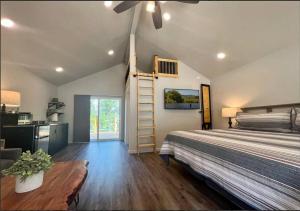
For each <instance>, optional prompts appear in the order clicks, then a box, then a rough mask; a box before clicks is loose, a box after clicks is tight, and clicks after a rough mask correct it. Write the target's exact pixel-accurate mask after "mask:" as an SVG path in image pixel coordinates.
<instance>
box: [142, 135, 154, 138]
mask: <svg viewBox="0 0 300 211" xmlns="http://www.w3.org/2000/svg"><path fill="white" fill-rule="evenodd" d="M151 137H154V135H140V136H139V138H151Z"/></svg>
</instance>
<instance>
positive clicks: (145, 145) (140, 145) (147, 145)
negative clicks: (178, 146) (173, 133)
mask: <svg viewBox="0 0 300 211" xmlns="http://www.w3.org/2000/svg"><path fill="white" fill-rule="evenodd" d="M154 146H155V144H139V147H154Z"/></svg>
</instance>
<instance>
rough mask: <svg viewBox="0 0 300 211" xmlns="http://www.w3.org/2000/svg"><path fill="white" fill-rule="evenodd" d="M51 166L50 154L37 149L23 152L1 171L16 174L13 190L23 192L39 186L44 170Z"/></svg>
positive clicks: (6, 173)
mask: <svg viewBox="0 0 300 211" xmlns="http://www.w3.org/2000/svg"><path fill="white" fill-rule="evenodd" d="M51 166H52V161H51V156H50V155H48V154H46V153H45V152H44V151H43V150H41V149H39V150H37V151H36V152H35V153H34V154H31V153H30V151H26V152H23V153H22V155H21V157H20V158H19V159H18V160H17V161H16V162H15V163H14V164H13V165H12V166H11V167H9V168H8V169H5V170H3V171H2V173H3V174H4V175H14V176H16V188H15V191H16V192H17V193H24V192H28V191H31V190H34V189H36V188H39V187H40V186H41V185H42V184H43V178H44V172H45V171H47V170H48V169H49V168H50V167H51Z"/></svg>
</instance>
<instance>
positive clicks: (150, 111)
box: [139, 110, 153, 113]
mask: <svg viewBox="0 0 300 211" xmlns="http://www.w3.org/2000/svg"><path fill="white" fill-rule="evenodd" d="M139 112H152V113H153V110H139Z"/></svg>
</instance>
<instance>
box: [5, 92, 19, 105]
mask: <svg viewBox="0 0 300 211" xmlns="http://www.w3.org/2000/svg"><path fill="white" fill-rule="evenodd" d="M3 104H5V106H7V107H19V106H20V104H21V94H20V92H14V91H7V90H1V105H3Z"/></svg>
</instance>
